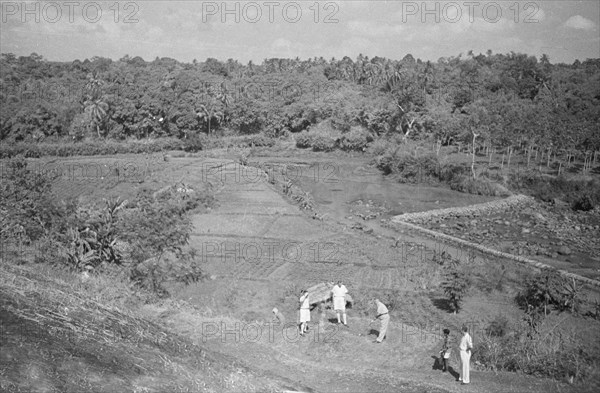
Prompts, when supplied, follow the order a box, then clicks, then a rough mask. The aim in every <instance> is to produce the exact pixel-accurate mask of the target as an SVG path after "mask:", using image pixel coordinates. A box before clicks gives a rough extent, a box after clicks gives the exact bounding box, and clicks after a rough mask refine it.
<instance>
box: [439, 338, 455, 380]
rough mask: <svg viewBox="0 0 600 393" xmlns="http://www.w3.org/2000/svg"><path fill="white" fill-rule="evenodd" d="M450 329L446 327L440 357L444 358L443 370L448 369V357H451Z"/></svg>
mask: <svg viewBox="0 0 600 393" xmlns="http://www.w3.org/2000/svg"><path fill="white" fill-rule="evenodd" d="M451 351H452V349H450V329H444V343H443V344H442V350H441V351H440V358H441V360H442V372H446V371H448V359H450V353H451Z"/></svg>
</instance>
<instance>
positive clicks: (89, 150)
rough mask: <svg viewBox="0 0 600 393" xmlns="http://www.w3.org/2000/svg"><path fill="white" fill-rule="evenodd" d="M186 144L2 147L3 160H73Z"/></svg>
mask: <svg viewBox="0 0 600 393" xmlns="http://www.w3.org/2000/svg"><path fill="white" fill-rule="evenodd" d="M183 147H184V141H181V140H179V139H176V138H161V139H152V140H130V141H126V142H122V141H114V140H91V141H84V142H72V141H64V142H60V143H37V144H34V143H26V142H19V143H15V144H2V145H0V158H10V157H14V156H17V155H23V156H24V157H25V158H40V157H45V156H57V157H71V156H94V155H114V154H139V153H156V152H161V151H165V150H182V149H183Z"/></svg>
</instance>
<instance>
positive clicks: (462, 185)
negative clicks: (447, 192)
mask: <svg viewBox="0 0 600 393" xmlns="http://www.w3.org/2000/svg"><path fill="white" fill-rule="evenodd" d="M450 188H452V189H453V190H456V191H461V192H466V193H469V194H476V195H489V196H508V195H510V194H511V193H510V191H508V190H507V189H506V188H505V187H503V186H502V185H500V184H497V183H494V182H492V181H490V180H488V179H485V178H477V179H473V178H472V177H470V176H468V175H462V176H459V177H458V178H455V179H454V180H453V181H452V182H451V183H450Z"/></svg>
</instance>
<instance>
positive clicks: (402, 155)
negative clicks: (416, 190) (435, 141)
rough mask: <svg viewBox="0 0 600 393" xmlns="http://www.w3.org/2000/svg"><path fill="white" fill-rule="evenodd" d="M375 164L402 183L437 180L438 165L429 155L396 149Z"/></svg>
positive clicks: (434, 158)
mask: <svg viewBox="0 0 600 393" xmlns="http://www.w3.org/2000/svg"><path fill="white" fill-rule="evenodd" d="M376 163H377V167H378V168H379V169H380V170H381V171H383V173H385V174H395V175H397V176H398V180H399V181H400V182H402V183H420V182H431V181H437V179H438V178H439V170H440V163H439V161H438V158H437V156H436V155H435V154H431V153H426V154H423V155H420V154H417V153H414V152H406V151H400V149H399V148H396V149H394V150H388V152H386V153H385V154H384V155H383V156H381V157H378V158H377V160H376Z"/></svg>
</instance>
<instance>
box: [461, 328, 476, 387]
mask: <svg viewBox="0 0 600 393" xmlns="http://www.w3.org/2000/svg"><path fill="white" fill-rule="evenodd" d="M468 331H469V329H467V327H466V326H463V328H462V333H463V335H462V338H461V339H460V345H459V346H458V349H460V363H461V366H462V367H461V372H460V377H459V378H458V380H459V381H462V385H466V384H468V383H470V382H471V381H470V379H469V371H470V361H471V349H473V340H472V339H471V335H469V333H468Z"/></svg>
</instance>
